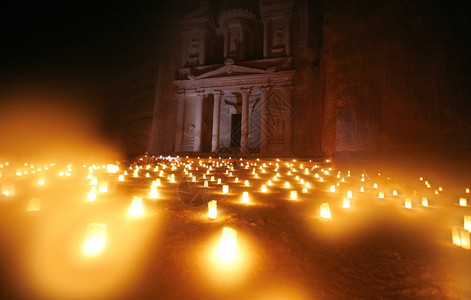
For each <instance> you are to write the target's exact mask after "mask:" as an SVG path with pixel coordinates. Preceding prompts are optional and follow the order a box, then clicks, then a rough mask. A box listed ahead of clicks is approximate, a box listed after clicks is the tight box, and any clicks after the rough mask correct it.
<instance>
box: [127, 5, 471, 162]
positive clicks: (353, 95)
mask: <svg viewBox="0 0 471 300" xmlns="http://www.w3.org/2000/svg"><path fill="white" fill-rule="evenodd" d="M436 2H437V3H434V1H426V0H418V1H399V0H378V1H369V0H360V1H349V0H332V1H322V0H313V1H302V0H299V1H297V2H296V8H295V9H294V10H293V17H292V19H291V20H292V24H291V25H292V28H293V31H292V32H293V34H292V38H291V39H292V41H291V42H292V49H293V66H294V68H295V69H296V70H297V75H296V77H295V85H296V86H295V89H294V94H293V103H292V106H293V111H294V115H293V125H292V128H293V130H292V141H293V142H292V150H293V154H294V155H297V156H320V155H336V154H341V153H350V152H369V153H383V152H384V153H385V152H410V151H417V152H418V153H420V152H423V151H424V150H427V151H431V150H436V151H446V150H447V149H453V148H454V149H462V150H466V151H470V149H471V118H470V116H471V105H470V104H469V101H470V99H471V93H470V90H471V88H470V87H471V84H470V78H471V74H470V73H471V71H470V70H471V45H470V39H471V38H470V36H471V35H470V32H471V24H470V21H469V18H468V15H469V12H470V9H469V7H466V5H465V4H466V1H451V2H442V3H439V2H438V1H436ZM178 13H179V12H178V11H174V12H173V15H175V16H177V15H178ZM173 15H172V14H169V17H168V18H167V20H168V21H167V22H166V23H167V25H166V26H167V28H166V29H165V30H162V32H163V33H162V36H161V37H160V39H161V41H162V45H161V50H160V51H161V53H160V56H161V59H160V60H159V61H158V67H156V68H155V69H156V70H157V71H156V72H155V73H153V75H152V76H154V77H153V80H154V86H153V87H152V88H153V96H152V95H151V93H148V92H145V95H144V94H140V93H137V94H135V96H133V97H132V99H134V100H132V99H131V100H132V101H131V103H132V105H131V107H132V110H131V111H130V114H128V115H127V117H126V119H127V120H129V122H128V123H127V126H128V129H129V130H128V131H129V132H128V133H127V136H128V142H127V144H128V148H129V149H132V151H133V152H136V153H137V152H141V153H142V152H144V151H149V152H152V153H169V152H172V151H173V150H174V145H175V130H176V114H177V109H176V100H175V99H174V86H173V83H172V81H173V80H174V79H175V73H176V69H177V67H178V60H179V51H180V50H179V49H180V48H179V47H180V46H179V43H180V39H181V38H180V36H178V33H177V22H176V21H175V20H176V18H174V17H173ZM146 76H147V75H146ZM144 77H145V76H144ZM152 88H151V90H152ZM136 97H137V98H136ZM138 98H139V99H141V100H136V99H138ZM128 100H129V99H128ZM128 100H125V101H128ZM139 103H141V104H142V106H139ZM152 106H153V107H152Z"/></svg>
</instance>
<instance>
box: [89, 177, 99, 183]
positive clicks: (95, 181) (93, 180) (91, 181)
mask: <svg viewBox="0 0 471 300" xmlns="http://www.w3.org/2000/svg"><path fill="white" fill-rule="evenodd" d="M97 184H98V179H97V178H96V177H93V178H92V179H91V180H90V185H97Z"/></svg>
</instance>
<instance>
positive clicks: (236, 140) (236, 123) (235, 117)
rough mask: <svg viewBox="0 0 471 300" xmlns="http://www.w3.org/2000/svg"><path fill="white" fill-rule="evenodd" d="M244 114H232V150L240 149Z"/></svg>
mask: <svg viewBox="0 0 471 300" xmlns="http://www.w3.org/2000/svg"><path fill="white" fill-rule="evenodd" d="M241 122H242V114H232V119H231V148H236V149H237V150H239V149H240V137H241V132H240V128H241Z"/></svg>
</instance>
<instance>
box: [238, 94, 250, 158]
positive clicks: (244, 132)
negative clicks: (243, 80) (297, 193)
mask: <svg viewBox="0 0 471 300" xmlns="http://www.w3.org/2000/svg"><path fill="white" fill-rule="evenodd" d="M240 92H241V94H242V120H241V124H240V134H241V137H240V152H242V154H248V153H249V97H250V93H251V92H252V88H251V87H250V88H241V90H240Z"/></svg>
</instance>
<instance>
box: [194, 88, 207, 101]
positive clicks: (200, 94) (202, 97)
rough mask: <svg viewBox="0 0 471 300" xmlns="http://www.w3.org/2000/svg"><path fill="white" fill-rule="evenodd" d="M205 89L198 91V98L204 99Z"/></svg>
mask: <svg viewBox="0 0 471 300" xmlns="http://www.w3.org/2000/svg"><path fill="white" fill-rule="evenodd" d="M205 96H206V95H205V94H204V90H202V91H196V99H197V100H204V98H205Z"/></svg>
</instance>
